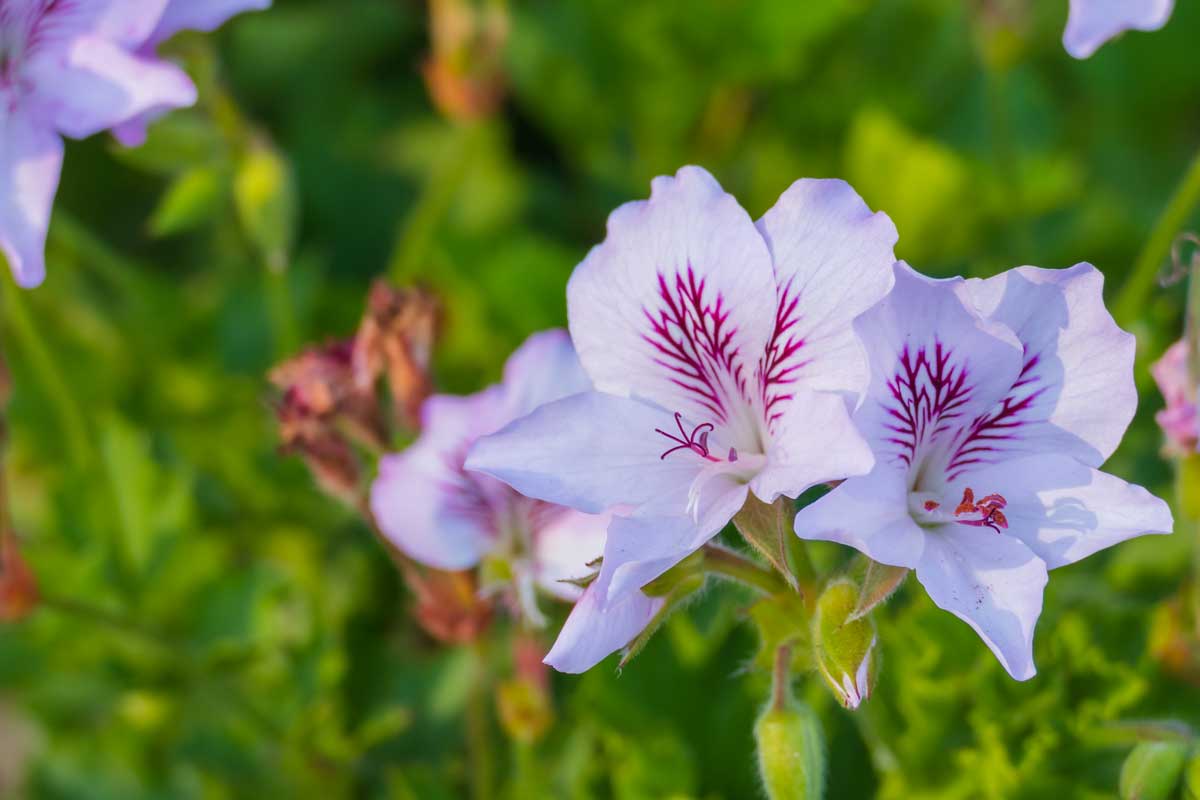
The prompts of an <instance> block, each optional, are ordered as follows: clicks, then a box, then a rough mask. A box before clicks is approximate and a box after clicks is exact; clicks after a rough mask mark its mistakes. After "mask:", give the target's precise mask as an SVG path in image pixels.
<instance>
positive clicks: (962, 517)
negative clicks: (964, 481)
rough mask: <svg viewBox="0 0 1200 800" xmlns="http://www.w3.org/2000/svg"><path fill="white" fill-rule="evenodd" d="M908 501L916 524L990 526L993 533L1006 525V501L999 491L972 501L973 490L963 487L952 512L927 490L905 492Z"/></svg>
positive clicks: (998, 531) (947, 505) (973, 498)
mask: <svg viewBox="0 0 1200 800" xmlns="http://www.w3.org/2000/svg"><path fill="white" fill-rule="evenodd" d="M908 503H909V511H910V513H911V514H912V517H913V519H914V520H916V522H917V524H919V525H925V526H933V525H944V524H947V523H951V522H953V523H956V524H958V525H969V526H971V527H972V528H991V529H992V530H994V531H995V532H996V533H1000V529H1001V528H1007V527H1008V518H1007V517H1005V516H1004V507H1005V506H1007V505H1008V501H1007V500H1005V499H1004V495H1001V494H989V495H985V496H984V497H982V498H981V499H979V500H976V499H975V492H974V490H973V489H971V488H970V487H967V488H966V489H963V494H962V499H961V500H960V501H959V502H958V505H957V506H955V508H954V511H953V513H950V512H949V511H948V510H946V509H948V508H949V504H943V503H942V501H941V500H940V499H938V498H937V497H935V496H934V495H933V494H932V493H930V492H913V493H912V494H910V495H909V501H908Z"/></svg>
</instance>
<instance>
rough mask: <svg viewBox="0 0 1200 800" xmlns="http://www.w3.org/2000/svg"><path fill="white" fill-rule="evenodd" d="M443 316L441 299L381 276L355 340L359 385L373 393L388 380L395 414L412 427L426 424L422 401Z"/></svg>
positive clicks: (428, 387) (400, 420) (405, 424)
mask: <svg viewBox="0 0 1200 800" xmlns="http://www.w3.org/2000/svg"><path fill="white" fill-rule="evenodd" d="M437 320H438V306H437V301H436V300H434V298H433V296H432V295H431V294H429V293H428V292H426V291H423V290H421V289H415V288H405V289H397V288H395V287H394V286H391V285H390V284H388V283H387V282H386V281H376V282H375V284H374V285H373V286H372V287H371V292H370V294H369V295H368V296H367V308H366V312H365V313H364V314H363V319H362V323H361V324H360V325H359V328H358V334H357V336H355V339H354V350H353V356H352V362H353V370H354V380H355V386H356V387H357V389H358V390H359V391H361V392H368V393H369V392H373V391H374V389H375V386H376V384H377V383H378V382H379V380H380V378H381V377H382V378H384V379H386V381H387V386H388V390H389V392H390V394H391V397H392V403H393V405H394V416H395V419H396V421H397V422H399V423H400V424H402V425H404V426H406V427H407V428H409V429H410V430H416V429H417V428H418V427H419V426H420V411H421V404H422V403H424V402H425V398H426V397H428V396H429V393H430V390H431V386H430V380H429V360H430V358H431V357H432V354H433V340H434V336H435V334H436V329H437Z"/></svg>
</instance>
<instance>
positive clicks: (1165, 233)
mask: <svg viewBox="0 0 1200 800" xmlns="http://www.w3.org/2000/svg"><path fill="white" fill-rule="evenodd" d="M1197 203H1200V152H1197V154H1196V156H1195V157H1194V158H1193V159H1192V163H1191V165H1190V166H1189V167H1188V170H1187V173H1186V174H1185V175H1184V176H1183V180H1182V181H1180V183H1179V186H1178V187H1177V188H1176V189H1175V194H1174V195H1172V197H1171V200H1170V202H1168V203H1167V207H1166V208H1165V209H1163V212H1162V214H1161V215H1159V218H1158V221H1157V222H1156V223H1155V224H1154V229H1153V230H1152V231H1151V233H1150V238H1149V239H1147V240H1146V244H1145V246H1143V247H1142V252H1141V253H1140V254H1139V255H1138V258H1137V261H1136V262H1134V267H1133V272H1132V273H1131V274H1130V275H1129V277H1128V278H1127V279H1126V281H1125V285H1124V286H1122V287H1121V292H1120V294H1118V295H1117V301H1116V303H1115V304H1114V305H1113V316H1114V317H1115V318H1116V320H1117V323H1118V324H1119V325H1121V326H1122V327H1126V328H1128V327H1129V326H1130V325H1131V324H1132V323H1133V322H1134V321H1136V320H1137V319H1138V317H1139V316H1140V315H1141V313H1142V310H1143V308H1144V307H1145V304H1146V301H1147V300H1148V299H1149V297H1150V293H1151V292H1152V291H1153V290H1154V283H1155V280H1156V279H1157V277H1158V273H1159V270H1160V268H1161V267H1162V263H1163V261H1164V260H1166V258H1167V256H1168V255H1170V253H1171V244H1172V243H1173V242H1174V241H1175V235H1176V234H1178V233H1179V231H1180V229H1181V228H1183V226H1184V225H1185V224H1187V221H1188V217H1189V216H1190V215H1191V213H1192V212H1193V211H1194V210H1195V208H1196V205H1197Z"/></svg>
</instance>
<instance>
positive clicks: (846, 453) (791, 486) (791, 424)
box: [750, 391, 875, 503]
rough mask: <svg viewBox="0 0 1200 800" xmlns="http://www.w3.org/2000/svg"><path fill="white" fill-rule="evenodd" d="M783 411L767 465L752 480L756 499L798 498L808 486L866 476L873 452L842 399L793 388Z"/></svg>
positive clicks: (771, 444)
mask: <svg viewBox="0 0 1200 800" xmlns="http://www.w3.org/2000/svg"><path fill="white" fill-rule="evenodd" d="M793 395H794V396H793V397H792V398H791V399H790V400H789V402H788V404H787V406H786V407H785V408H784V409H782V410H781V416H780V418H779V419H778V420H777V421H776V424H775V430H774V434H773V436H772V437H771V442H770V444H769V445H768V450H767V466H766V468H764V469H763V471H762V472H760V473H759V474H758V475H757V476H756V477H755V478H754V479H753V480H752V481H751V483H750V488H751V489H752V490H753V491H754V494H755V495H757V496H758V498H759V499H760V500H762V501H763V502H766V503H773V502H775V500H776V499H777V498H778V497H779V496H780V495H786V496H788V497H797V496H798V495H800V494H801V493H802V492H804V491H805V490H807V489H808V488H809V487H811V486H813V485H815V484H818V483H824V482H827V481H831V480H840V479H842V478H847V477H851V476H855V475H866V474H867V473H868V472H870V471H871V468H872V467H873V466H874V465H875V456H874V455H873V454H872V452H871V448H870V447H869V446H868V445H867V443H866V441H865V440H864V439H863V438H862V435H861V434H860V433H859V432H858V428H856V427H855V425H854V423H853V422H852V421H851V420H850V413H849V412H848V411H847V410H846V403H845V401H844V400H843V399H842V398H841V397H840V396H838V395H835V394H829V393H824V392H809V391H794V392H793Z"/></svg>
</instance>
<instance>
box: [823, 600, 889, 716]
mask: <svg viewBox="0 0 1200 800" xmlns="http://www.w3.org/2000/svg"><path fill="white" fill-rule="evenodd" d="M857 606H858V587H857V586H855V585H854V584H853V583H851V582H850V581H848V580H840V581H835V582H833V583H831V584H830V585H829V586H828V587H826V589H825V591H824V592H823V593H822V594H821V597H820V598H819V599H818V600H817V610H816V614H814V616H813V646H814V649H815V656H816V662H817V668H818V669H819V670H820V672H821V676H822V677H823V678H824V679H825V682H826V683H827V684H828V685H829V688H830V689H832V690H833V693H834V696H836V697H837V699H838V700H839V701H840V702H841V703H842V705H844V706H845V707H846V708H850V709H854V708H858V705H859V703H861V702H862V701H864V700H866V699H867V698H868V697H869V696H870V694H871V684H872V683H873V681H874V674H873V673H874V666H873V661H874V651H875V625H874V623H873V622H871V620H870V618H867V617H863V618H860V619H851V616H852V615H853V614H854V611H855V609H856V608H857Z"/></svg>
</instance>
